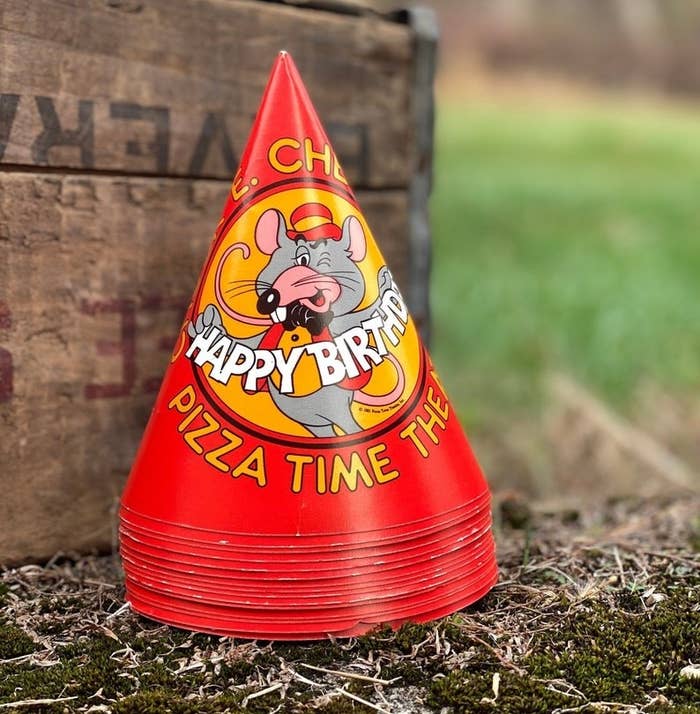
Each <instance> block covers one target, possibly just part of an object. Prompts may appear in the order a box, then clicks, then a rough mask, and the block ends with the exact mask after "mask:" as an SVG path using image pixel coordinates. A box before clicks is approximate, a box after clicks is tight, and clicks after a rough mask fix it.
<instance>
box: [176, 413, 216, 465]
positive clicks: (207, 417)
mask: <svg viewBox="0 0 700 714" xmlns="http://www.w3.org/2000/svg"><path fill="white" fill-rule="evenodd" d="M201 406H202V405H201V404H200V405H199V407H201ZM199 407H198V408H199ZM202 419H204V421H205V422H206V426H202V427H200V428H199V429H193V430H192V431H188V432H186V433H185V434H183V437H184V439H185V441H186V442H187V444H188V445H189V447H190V448H191V449H192V451H194V452H196V453H197V454H201V453H203V452H204V447H203V446H202V445H201V444H200V443H199V442H198V441H197V439H199V438H200V437H202V436H208V435H209V434H213V433H214V432H215V431H216V430H217V429H218V428H219V427H220V426H221V424H219V422H218V421H216V419H214V417H213V416H212V415H211V414H210V413H209V412H202Z"/></svg>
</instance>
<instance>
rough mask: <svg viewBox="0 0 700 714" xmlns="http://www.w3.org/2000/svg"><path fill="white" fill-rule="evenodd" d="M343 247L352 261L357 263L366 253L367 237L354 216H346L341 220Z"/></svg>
mask: <svg viewBox="0 0 700 714" xmlns="http://www.w3.org/2000/svg"><path fill="white" fill-rule="evenodd" d="M341 241H342V242H343V247H344V248H345V249H346V250H347V251H348V253H349V254H350V257H351V258H352V260H353V262H355V263H359V262H360V261H361V260H362V259H363V258H364V257H365V255H366V254H367V239H366V238H365V231H364V230H363V228H362V224H361V223H360V221H358V220H357V218H355V216H348V217H347V218H346V219H345V221H344V222H343V235H342V236H341Z"/></svg>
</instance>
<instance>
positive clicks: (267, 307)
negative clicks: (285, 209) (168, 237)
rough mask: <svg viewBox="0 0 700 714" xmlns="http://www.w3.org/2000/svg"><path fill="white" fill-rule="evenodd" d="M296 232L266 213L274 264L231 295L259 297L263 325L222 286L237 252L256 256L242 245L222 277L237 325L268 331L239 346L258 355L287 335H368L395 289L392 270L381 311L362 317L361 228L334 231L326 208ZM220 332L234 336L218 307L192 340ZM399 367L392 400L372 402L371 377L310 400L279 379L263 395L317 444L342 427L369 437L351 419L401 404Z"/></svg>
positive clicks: (261, 242)
mask: <svg viewBox="0 0 700 714" xmlns="http://www.w3.org/2000/svg"><path fill="white" fill-rule="evenodd" d="M290 222H291V228H288V227H287V225H286V223H285V220H284V216H283V215H282V214H281V213H280V212H279V211H278V210H276V209H274V208H271V209H268V210H266V211H265V212H264V213H263V214H262V216H260V218H259V220H258V222H257V225H256V227H255V243H256V245H257V247H258V249H259V250H260V251H261V252H262V253H264V254H266V255H269V256H270V260H269V262H268V263H267V265H266V266H265V267H264V268H263V269H262V271H261V272H260V274H259V275H258V276H257V278H256V279H255V280H237V281H234V282H233V283H232V287H229V289H228V290H226V292H234V293H235V294H236V295H240V294H243V293H245V292H249V291H253V290H254V291H255V292H256V293H257V295H258V300H257V310H258V312H259V313H260V317H257V316H249V315H244V314H242V313H240V312H238V311H236V310H234V309H233V308H232V307H231V306H230V305H229V304H228V302H227V301H226V299H225V297H224V291H223V286H222V281H221V277H222V275H221V274H222V268H223V265H224V263H225V262H226V260H227V258H228V257H229V256H230V255H231V253H232V252H233V251H235V250H240V251H241V252H242V254H243V257H244V258H248V256H249V254H250V249H249V248H248V246H247V245H246V244H244V243H235V244H234V245H232V246H230V247H229V248H228V249H227V250H226V251H225V252H224V254H223V255H222V257H221V259H220V261H219V264H218V267H217V270H216V276H215V290H216V297H217V300H218V302H219V305H220V306H221V308H222V309H223V310H224V312H226V314H227V315H229V316H230V317H233V318H235V319H236V320H239V321H240V322H243V323H245V324H249V325H260V326H265V327H266V329H265V330H264V331H263V332H261V333H260V334H258V335H254V336H253V337H248V338H237V337H234V336H232V335H229V337H231V339H233V340H235V341H237V342H241V343H243V344H245V345H247V346H248V347H250V348H252V349H256V348H258V349H269V350H273V349H276V348H277V347H278V345H279V343H280V340H281V339H282V337H283V335H284V334H285V332H286V331H291V330H295V329H297V328H299V327H302V328H305V329H306V330H308V332H309V334H310V337H311V340H312V341H321V340H332V339H333V337H334V336H336V335H339V334H341V333H342V332H344V331H345V330H349V329H350V328H353V327H360V325H361V323H362V322H363V321H364V320H367V319H369V318H370V317H371V316H372V314H373V313H374V312H375V311H376V310H377V307H378V306H379V304H380V303H381V299H382V296H383V295H384V293H385V292H386V291H387V290H388V289H390V288H391V287H392V278H391V274H390V273H389V270H388V268H386V266H385V267H383V268H382V269H381V270H380V271H379V274H378V276H377V279H378V287H379V295H378V297H377V299H376V300H375V302H374V303H372V304H371V305H369V306H368V307H366V308H364V309H362V310H356V308H357V307H358V305H359V304H360V303H361V302H362V299H363V297H364V294H365V283H364V279H363V277H362V273H361V271H360V269H359V268H358V267H357V263H359V262H360V261H361V260H363V258H364V257H365V254H366V252H367V241H366V238H365V233H364V230H363V228H362V225H361V223H360V221H359V220H358V219H357V218H356V217H355V216H348V218H346V219H345V221H344V222H343V225H342V227H340V226H338V225H336V224H335V223H333V215H332V213H331V211H330V210H329V209H328V208H327V207H326V206H324V205H323V204H320V203H305V204H303V205H301V206H299V207H298V208H296V209H295V210H294V211H293V212H292V215H291V216H290ZM210 326H215V327H217V328H218V329H219V330H220V331H221V332H222V333H224V334H227V333H226V331H225V329H224V327H223V322H222V318H221V314H220V312H219V310H218V309H217V307H216V306H215V305H208V306H207V307H206V308H205V309H204V310H203V311H202V312H201V313H200V314H199V315H198V316H197V318H196V319H195V320H194V321H193V322H191V323H190V324H189V326H188V330H187V331H188V334H189V335H190V337H192V338H194V337H196V335H197V334H199V333H202V332H204V331H206V330H208V329H209V327H210ZM386 359H389V360H390V361H391V362H392V363H393V364H394V366H395V368H396V372H397V375H398V378H397V384H396V386H395V388H394V389H392V390H391V392H389V393H388V394H385V395H381V396H374V395H369V394H365V393H364V392H363V391H362V388H363V387H364V386H365V385H366V384H367V382H369V379H370V377H371V372H360V374H359V375H358V376H356V377H353V378H348V377H346V378H345V379H344V380H343V381H341V382H339V383H338V384H331V385H327V386H321V387H320V388H319V389H317V390H316V391H315V392H313V393H311V394H308V395H305V396H304V397H298V396H293V395H291V394H283V393H281V392H280V391H279V389H278V388H277V387H276V385H275V384H274V382H273V380H272V379H271V378H265V379H261V380H259V383H258V385H257V391H269V393H270V396H271V398H272V400H273V401H274V403H275V405H276V406H277V408H278V409H279V410H280V411H281V412H282V413H283V414H285V415H286V416H288V417H289V418H291V419H293V420H294V421H296V422H298V423H299V424H302V425H303V426H304V427H305V428H306V429H308V431H310V432H311V433H312V434H313V435H315V436H335V435H336V431H335V429H334V425H335V426H337V427H339V428H340V429H342V431H343V432H344V433H345V434H352V433H355V432H358V431H361V429H362V427H360V425H359V424H358V423H357V422H356V421H355V418H354V417H353V415H352V412H351V408H350V407H351V405H352V402H353V401H356V402H359V403H362V404H369V405H374V406H384V405H387V404H391V403H393V402H395V401H396V400H397V399H398V397H399V396H400V395H401V393H402V392H403V388H404V384H405V378H404V374H403V370H402V369H401V366H400V364H399V362H398V360H396V358H395V357H393V355H391V354H390V353H389V354H388V355H387V356H386Z"/></svg>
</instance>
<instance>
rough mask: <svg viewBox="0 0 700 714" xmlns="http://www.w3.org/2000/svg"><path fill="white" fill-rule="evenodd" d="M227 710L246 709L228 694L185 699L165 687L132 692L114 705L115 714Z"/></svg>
mask: <svg viewBox="0 0 700 714" xmlns="http://www.w3.org/2000/svg"><path fill="white" fill-rule="evenodd" d="M227 711H228V712H232V714H233V713H235V712H243V711H246V710H244V709H241V707H240V704H239V702H238V699H237V698H234V697H231V696H229V695H226V694H224V695H222V696H220V697H216V698H212V699H205V700H203V699H185V698H184V697H181V696H180V695H179V694H173V693H172V692H170V691H167V690H164V689H154V690H151V691H148V692H139V693H138V694H132V695H131V696H129V697H125V698H124V699H122V700H121V701H119V702H117V703H116V704H114V705H113V706H112V712H113V714H211V713H213V712H227ZM248 711H250V710H248ZM253 711H254V710H253Z"/></svg>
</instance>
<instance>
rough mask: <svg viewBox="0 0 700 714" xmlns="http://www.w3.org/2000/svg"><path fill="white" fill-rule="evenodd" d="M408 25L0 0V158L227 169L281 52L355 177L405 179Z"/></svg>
mask: <svg viewBox="0 0 700 714" xmlns="http://www.w3.org/2000/svg"><path fill="white" fill-rule="evenodd" d="M412 43H413V33H412V30H411V28H410V27H409V26H407V25H402V24H398V23H394V22H390V21H388V20H385V19H381V18H380V17H378V16H368V15H360V16H352V15H347V14H334V13H331V12H324V11H320V10H314V9H308V8H296V7H289V6H285V5H277V4H274V3H264V4H262V3H259V2H249V1H245V0H226V1H222V0H178V2H171V0H142V1H139V2H114V1H113V0H110V1H109V2H107V0H33V1H32V2H31V3H28V2H25V0H4V2H3V3H2V5H1V6H0V164H2V163H5V164H9V165H13V166H14V165H16V166H53V167H59V168H76V169H81V170H84V169H87V170H97V171H119V172H125V173H130V174H155V175H159V176H168V175H180V176H194V177H198V176H201V177H220V178H226V179H230V178H231V176H232V175H233V173H234V171H235V169H236V166H237V159H238V156H239V152H240V151H241V149H242V142H243V141H244V140H245V137H246V136H247V134H248V130H249V128H250V125H251V122H252V119H253V116H254V114H255V111H256V109H257V105H258V102H259V100H260V96H261V93H262V89H263V87H264V84H265V80H266V78H267V74H268V72H269V69H270V67H271V65H272V61H273V59H274V57H275V54H276V53H277V51H278V50H279V49H281V48H286V49H288V50H289V51H291V52H292V54H293V56H294V58H295V59H296V61H297V63H298V64H299V67H300V70H301V72H302V75H303V76H304V79H305V81H306V82H307V84H308V86H309V90H310V93H311V95H312V98H313V100H314V102H315V104H316V105H317V107H318V109H319V112H320V114H321V117H322V119H323V120H324V122H325V123H326V125H327V127H328V129H329V133H330V134H331V138H332V141H333V143H334V146H335V149H336V151H337V153H338V154H339V156H340V157H341V162H342V163H343V165H344V168H345V172H346V174H347V176H348V178H349V179H350V181H351V183H353V184H354V185H355V186H356V187H358V188H359V187H404V186H407V185H408V184H409V182H410V178H411V174H412V172H413V170H414V166H415V160H416V152H415V151H414V150H413V148H412V146H413V122H412V117H411V91H412V81H413V66H412V65H413V58H412Z"/></svg>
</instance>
